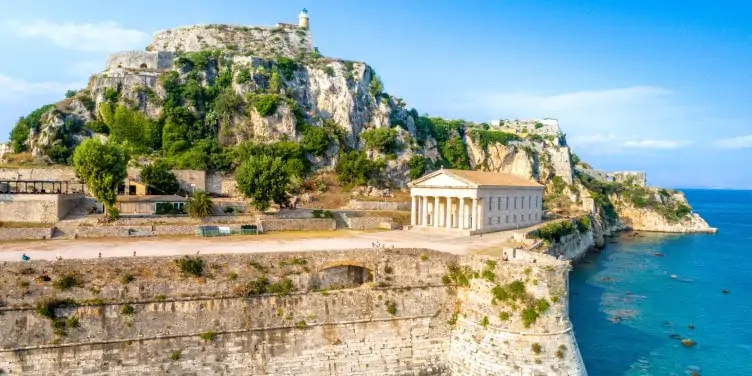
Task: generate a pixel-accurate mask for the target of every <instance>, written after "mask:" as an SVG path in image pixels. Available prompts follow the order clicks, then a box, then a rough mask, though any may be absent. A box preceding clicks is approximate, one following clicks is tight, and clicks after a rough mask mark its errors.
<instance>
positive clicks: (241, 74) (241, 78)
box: [235, 68, 253, 85]
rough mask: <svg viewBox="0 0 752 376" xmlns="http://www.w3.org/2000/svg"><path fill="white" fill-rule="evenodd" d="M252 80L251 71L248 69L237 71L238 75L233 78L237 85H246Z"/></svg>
mask: <svg viewBox="0 0 752 376" xmlns="http://www.w3.org/2000/svg"><path fill="white" fill-rule="evenodd" d="M252 80H253V76H252V75H251V71H250V70H248V68H241V69H240V70H238V74H237V75H236V76H235V82H236V83H238V84H239V85H243V84H247V83H249V82H251V81H252Z"/></svg>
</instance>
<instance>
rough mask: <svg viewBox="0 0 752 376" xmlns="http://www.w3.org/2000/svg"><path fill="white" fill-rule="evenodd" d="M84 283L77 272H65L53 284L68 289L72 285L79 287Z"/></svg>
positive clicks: (61, 288) (59, 288)
mask: <svg viewBox="0 0 752 376" xmlns="http://www.w3.org/2000/svg"><path fill="white" fill-rule="evenodd" d="M81 284H82V281H81V279H80V278H79V277H78V276H77V275H75V274H64V275H62V276H60V278H58V279H57V280H56V281H55V282H54V283H53V284H52V285H53V286H54V287H55V288H56V289H58V290H68V289H70V288H72V287H78V286H80V285H81Z"/></svg>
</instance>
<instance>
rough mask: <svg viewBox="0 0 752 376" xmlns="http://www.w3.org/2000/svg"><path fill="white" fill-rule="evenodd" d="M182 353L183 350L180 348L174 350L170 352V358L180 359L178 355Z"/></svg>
mask: <svg viewBox="0 0 752 376" xmlns="http://www.w3.org/2000/svg"><path fill="white" fill-rule="evenodd" d="M182 355H183V352H182V351H181V350H175V351H173V352H172V354H170V360H172V361H174V362H177V361H178V360H180V357H181V356H182Z"/></svg>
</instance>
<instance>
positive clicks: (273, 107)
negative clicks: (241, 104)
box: [247, 94, 279, 117]
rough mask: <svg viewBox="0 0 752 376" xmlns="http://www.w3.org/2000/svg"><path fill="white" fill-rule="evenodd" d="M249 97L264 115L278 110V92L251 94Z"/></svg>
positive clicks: (252, 103) (249, 100) (260, 113)
mask: <svg viewBox="0 0 752 376" xmlns="http://www.w3.org/2000/svg"><path fill="white" fill-rule="evenodd" d="M247 99H248V102H250V103H251V105H253V107H254V108H255V109H256V110H257V111H258V113H259V115H261V116H264V117H266V116H270V115H273V114H274V113H275V112H277V106H279V95H277V94H251V95H249V96H248V98H247Z"/></svg>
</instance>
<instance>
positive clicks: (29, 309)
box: [0, 249, 584, 375]
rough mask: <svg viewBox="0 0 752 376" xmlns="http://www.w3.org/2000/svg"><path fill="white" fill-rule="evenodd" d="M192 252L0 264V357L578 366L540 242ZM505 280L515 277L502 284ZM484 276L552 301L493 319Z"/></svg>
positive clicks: (555, 269)
mask: <svg viewBox="0 0 752 376" xmlns="http://www.w3.org/2000/svg"><path fill="white" fill-rule="evenodd" d="M201 260H202V261H203V265H202V267H201V268H200V269H201V272H200V273H198V274H200V276H198V277H196V276H193V275H188V274H184V273H185V272H187V271H189V270H193V271H197V269H196V265H195V263H187V262H183V268H182V269H181V266H180V262H179V261H177V260H176V259H173V258H121V259H97V260H63V261H58V262H44V261H34V262H17V263H4V264H3V265H0V282H2V284H3V286H7V288H5V289H3V290H2V291H1V292H0V294H2V296H1V297H0V299H2V302H3V308H0V369H2V370H3V371H4V372H6V373H12V374H23V375H49V374H60V373H65V374H70V375H84V374H90V375H106V374H121V375H140V374H149V373H153V374H163V373H170V374H181V375H204V374H225V375H247V374H267V375H292V374H295V375H303V374H305V375H351V374H358V375H485V374H488V375H490V374H505V373H504V372H505V371H506V370H512V369H523V370H525V371H526V372H528V373H529V374H536V373H535V372H537V373H538V374H548V375H550V374H556V375H580V374H584V370H582V369H581V364H582V363H581V360H580V359H579V352H578V350H577V346H576V344H575V343H574V340H573V337H572V334H571V328H570V324H569V320H568V312H567V308H566V301H567V299H566V286H567V285H566V284H567V282H566V281H567V271H568V269H569V265H568V263H566V262H559V261H556V260H553V259H549V258H547V257H546V256H542V255H541V256H540V257H538V262H537V263H535V264H530V263H523V262H516V261H514V260H513V261H509V262H501V261H499V262H498V263H494V262H493V261H487V260H484V259H481V258H475V257H466V256H458V255H452V254H446V253H440V252H435V251H430V250H423V249H393V250H374V249H363V250H350V251H321V252H304V253H259V254H244V255H213V256H202V259H201ZM181 270H182V272H181ZM43 273H44V274H43ZM492 275H493V277H492ZM513 281H518V282H517V285H519V284H522V286H523V287H522V290H521V291H520V290H519V286H518V287H515V288H512V289H510V288H509V287H508V286H507V285H508V284H509V283H511V282H513ZM492 286H494V287H492ZM494 288H496V290H498V289H505V290H509V291H510V293H512V294H518V295H519V294H523V295H525V294H527V295H525V296H524V300H519V301H518V303H515V304H519V309H520V310H524V309H528V308H529V307H528V305H530V304H532V303H530V302H535V304H542V303H538V302H540V301H541V300H542V299H546V301H547V302H548V304H549V306H548V307H545V308H546V309H545V310H541V311H540V312H541V313H540V315H539V317H538V318H537V321H536V322H534V323H531V324H530V325H529V327H527V328H524V325H525V324H524V322H523V319H522V314H521V313H520V312H519V311H512V310H511V309H510V311H509V317H508V318H507V320H500V319H499V315H500V313H499V312H497V311H499V310H501V309H507V307H508V306H509V305H510V304H512V303H513V302H512V301H511V300H503V299H501V298H499V297H498V296H497V297H496V298H494V295H493V294H492V292H491V291H492V290H494ZM497 292H498V291H497ZM523 295H519V296H520V297H521V296H523ZM515 296H516V295H515ZM554 297H556V298H554ZM497 298H498V299H497ZM494 299H495V300H497V301H496V302H495V304H492V303H491V301H492V300H494ZM515 299H516V298H515ZM484 318H485V319H484ZM526 320H527V319H526ZM536 344H538V345H539V346H541V349H539V350H540V351H535V349H537V347H536ZM562 349H565V350H562ZM518 367H521V368H518ZM499 372H502V373H499ZM515 372H518V371H515ZM530 372H532V373H530ZM510 374H511V373H510Z"/></svg>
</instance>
